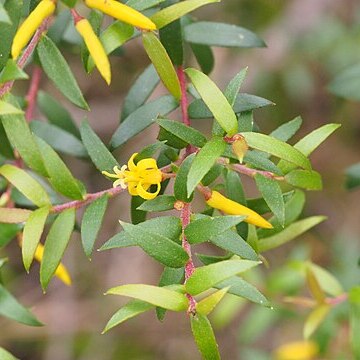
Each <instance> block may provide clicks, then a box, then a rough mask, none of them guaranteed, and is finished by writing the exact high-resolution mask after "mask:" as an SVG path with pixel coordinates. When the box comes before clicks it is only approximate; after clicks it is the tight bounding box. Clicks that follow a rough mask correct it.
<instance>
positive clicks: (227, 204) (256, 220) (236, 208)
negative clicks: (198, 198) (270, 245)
mask: <svg viewBox="0 0 360 360" xmlns="http://www.w3.org/2000/svg"><path fill="white" fill-rule="evenodd" d="M206 203H207V204H208V205H210V206H211V207H213V208H214V209H218V210H221V211H223V212H224V213H226V214H229V215H245V216H247V218H246V219H245V220H244V221H245V222H247V223H249V224H253V225H256V226H259V227H262V228H265V229H272V228H273V226H272V225H271V224H270V223H269V222H268V221H267V220H265V219H264V218H263V217H262V216H260V215H259V214H258V213H257V212H255V211H253V210H251V209H249V208H247V207H246V206H243V205H241V204H239V203H237V202H235V201H232V200H230V199H228V198H227V197H225V196H224V195H221V194H220V193H219V192H217V191H212V193H211V196H210V198H209V199H208V200H206Z"/></svg>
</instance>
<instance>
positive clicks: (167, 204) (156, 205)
mask: <svg viewBox="0 0 360 360" xmlns="http://www.w3.org/2000/svg"><path fill="white" fill-rule="evenodd" d="M175 201H176V199H175V197H174V196H172V195H159V196H157V197H156V198H155V199H153V200H148V201H145V202H143V203H142V204H141V205H140V206H139V207H138V208H137V209H138V210H142V211H166V210H173V209H174V204H175Z"/></svg>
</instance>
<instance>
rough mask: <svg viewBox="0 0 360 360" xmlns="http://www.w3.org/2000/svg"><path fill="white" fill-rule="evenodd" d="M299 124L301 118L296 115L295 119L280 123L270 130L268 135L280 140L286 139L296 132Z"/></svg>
mask: <svg viewBox="0 0 360 360" xmlns="http://www.w3.org/2000/svg"><path fill="white" fill-rule="evenodd" d="M301 124H302V119H301V117H300V116H298V117H296V118H295V119H293V120H291V121H288V122H287V123H285V124H282V125H280V126H279V127H278V128H277V129H275V130H274V131H273V132H271V134H270V136H272V137H274V138H275V139H278V140H281V141H288V140H289V139H291V138H292V137H293V136H294V135H295V134H296V133H297V131H298V130H299V129H300V126H301Z"/></svg>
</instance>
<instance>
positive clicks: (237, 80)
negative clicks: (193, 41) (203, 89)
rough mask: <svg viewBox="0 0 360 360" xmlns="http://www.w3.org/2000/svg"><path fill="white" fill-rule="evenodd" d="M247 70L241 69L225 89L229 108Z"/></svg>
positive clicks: (234, 99) (233, 102)
mask: <svg viewBox="0 0 360 360" xmlns="http://www.w3.org/2000/svg"><path fill="white" fill-rule="evenodd" d="M197 24H199V23H197ZM247 70H248V68H247V67H246V68H244V69H242V70H241V71H240V72H239V73H237V74H236V75H235V77H234V78H233V79H231V81H230V82H229V84H228V86H227V87H226V90H225V92H224V95H225V97H226V99H227V100H228V102H229V104H230V105H231V106H234V104H235V101H236V98H237V96H238V93H239V91H240V88H241V85H242V83H243V82H244V79H245V76H246V74H247Z"/></svg>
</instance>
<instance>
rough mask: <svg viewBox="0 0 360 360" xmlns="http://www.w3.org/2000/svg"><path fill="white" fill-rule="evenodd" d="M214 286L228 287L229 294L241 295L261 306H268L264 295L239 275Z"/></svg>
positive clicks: (219, 287)
mask: <svg viewBox="0 0 360 360" xmlns="http://www.w3.org/2000/svg"><path fill="white" fill-rule="evenodd" d="M215 287H216V288H218V289H223V288H227V287H230V289H229V291H228V293H229V294H233V295H236V296H240V297H243V298H245V299H247V300H250V301H252V302H254V303H257V304H260V305H263V306H270V303H269V301H268V300H267V299H266V297H265V296H264V295H263V294H262V293H261V292H260V291H259V290H258V289H257V288H256V287H255V286H253V285H251V284H249V283H248V282H247V281H245V280H244V279H242V278H241V277H238V276H233V277H231V278H230V279H227V280H225V281H222V282H221V283H219V284H216V285H215Z"/></svg>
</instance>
